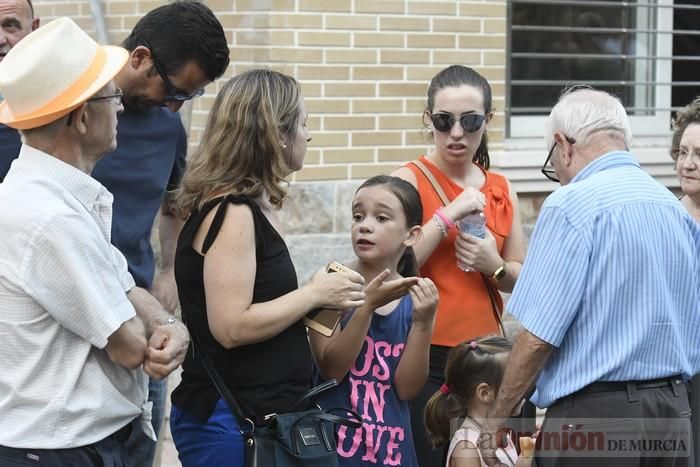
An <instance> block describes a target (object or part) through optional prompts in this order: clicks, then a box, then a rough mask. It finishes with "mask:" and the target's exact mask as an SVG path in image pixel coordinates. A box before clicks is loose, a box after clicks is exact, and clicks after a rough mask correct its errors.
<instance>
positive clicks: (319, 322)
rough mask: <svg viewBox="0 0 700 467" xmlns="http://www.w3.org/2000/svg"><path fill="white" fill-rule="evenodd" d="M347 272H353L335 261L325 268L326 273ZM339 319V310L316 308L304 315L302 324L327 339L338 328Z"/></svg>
mask: <svg viewBox="0 0 700 467" xmlns="http://www.w3.org/2000/svg"><path fill="white" fill-rule="evenodd" d="M348 271H349V272H354V271H353V270H352V269H350V268H349V267H347V266H344V265H342V264H340V263H338V262H337V261H331V262H330V264H328V266H327V267H326V272H327V273H334V272H348ZM340 317H341V311H340V310H334V309H329V308H317V309H315V310H311V311H310V312H309V313H307V314H306V316H305V317H304V324H305V325H306V327H308V328H309V329H313V330H314V331H316V332H318V333H319V334H321V335H323V336H326V337H329V336H331V335H332V334H333V331H335V328H336V327H337V326H338V323H339V322H340Z"/></svg>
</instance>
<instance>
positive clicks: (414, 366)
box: [394, 278, 438, 400]
mask: <svg viewBox="0 0 700 467" xmlns="http://www.w3.org/2000/svg"><path fill="white" fill-rule="evenodd" d="M409 293H410V294H411V298H412V299H413V325H412V326H411V330H410V331H409V332H408V338H407V339H406V347H404V350H403V354H402V355H401V361H399V365H398V367H397V368H396V375H395V378H394V385H395V386H396V393H397V394H398V396H399V397H400V398H401V399H402V400H411V399H413V398H414V397H416V396H417V395H418V393H419V392H420V390H421V389H422V388H423V385H424V384H425V382H426V381H427V379H428V365H429V359H430V340H431V337H432V335H433V324H434V323H435V311H436V310H437V304H438V291H437V287H435V284H433V281H431V280H430V279H427V278H421V279H420V280H419V281H418V284H416V285H414V286H413V287H411V289H410V290H409Z"/></svg>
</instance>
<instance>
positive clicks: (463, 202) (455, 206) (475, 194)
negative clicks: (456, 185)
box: [444, 186, 486, 222]
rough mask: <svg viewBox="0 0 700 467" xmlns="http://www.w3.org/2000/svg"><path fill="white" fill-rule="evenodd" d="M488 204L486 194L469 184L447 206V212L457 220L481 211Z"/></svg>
mask: <svg viewBox="0 0 700 467" xmlns="http://www.w3.org/2000/svg"><path fill="white" fill-rule="evenodd" d="M484 206H486V196H484V194H483V193H482V192H480V191H479V190H477V189H476V188H473V187H470V186H468V187H467V188H465V189H464V190H462V192H461V193H460V194H459V196H457V197H456V198H455V199H453V200H452V202H451V203H450V204H449V205H448V206H446V207H445V208H444V209H445V214H447V215H448V216H450V218H451V219H452V220H454V221H455V222H457V221H458V220H460V219H462V218H463V217H465V216H466V215H468V214H472V213H474V212H481V211H483V210H484Z"/></svg>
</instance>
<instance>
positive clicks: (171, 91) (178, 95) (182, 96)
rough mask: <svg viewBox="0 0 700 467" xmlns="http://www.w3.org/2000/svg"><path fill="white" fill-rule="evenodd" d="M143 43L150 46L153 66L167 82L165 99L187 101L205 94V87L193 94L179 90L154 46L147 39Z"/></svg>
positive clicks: (164, 81) (167, 100)
mask: <svg viewBox="0 0 700 467" xmlns="http://www.w3.org/2000/svg"><path fill="white" fill-rule="evenodd" d="M143 45H145V46H146V47H148V49H149V50H150V51H151V59H153V67H154V68H155V69H156V72H158V75H159V76H160V78H161V79H162V80H163V83H164V84H165V89H166V91H167V92H168V95H167V96H165V97H164V98H163V100H164V101H166V102H185V101H189V100H191V99H194V98H195V97H199V96H201V95H203V94H204V88H202V89H197V90H196V91H195V92H193V93H192V94H187V93H185V92H182V91H180V90H178V89H177V88H176V87H175V86H173V83H172V82H171V81H170V78H168V75H167V73H166V72H165V69H164V68H163V66H162V65H161V64H160V62H159V61H158V59H157V58H156V55H155V53H154V52H153V47H151V46H150V45H149V44H148V43H147V42H146V41H144V43H143Z"/></svg>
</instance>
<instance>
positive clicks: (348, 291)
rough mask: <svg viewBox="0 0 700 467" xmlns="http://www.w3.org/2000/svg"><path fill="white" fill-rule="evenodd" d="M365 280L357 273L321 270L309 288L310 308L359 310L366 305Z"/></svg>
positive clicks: (308, 285) (309, 284) (313, 278)
mask: <svg viewBox="0 0 700 467" xmlns="http://www.w3.org/2000/svg"><path fill="white" fill-rule="evenodd" d="M364 283H365V278H364V277H362V276H361V275H360V274H358V273H356V272H355V271H347V272H346V271H343V272H332V273H328V272H326V270H325V268H321V269H319V270H318V271H317V272H316V274H314V276H313V277H312V278H311V281H310V282H309V283H308V284H307V287H309V288H310V290H311V294H312V295H311V302H312V305H313V306H311V307H310V308H311V309H314V308H333V309H343V308H357V307H360V306H362V305H364V303H365V292H364V291H363V290H362V286H363V285H364Z"/></svg>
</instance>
